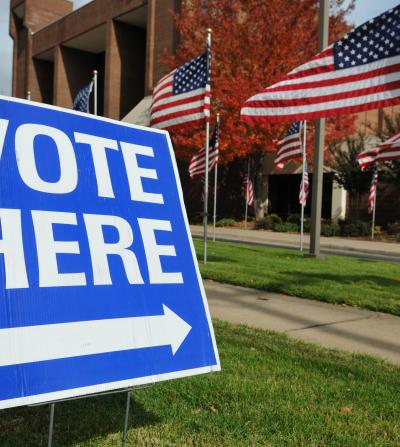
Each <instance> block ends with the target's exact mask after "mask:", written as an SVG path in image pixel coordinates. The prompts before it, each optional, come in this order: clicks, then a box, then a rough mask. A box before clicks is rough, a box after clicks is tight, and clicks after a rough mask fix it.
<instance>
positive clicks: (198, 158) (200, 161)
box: [189, 147, 218, 178]
mask: <svg viewBox="0 0 400 447" xmlns="http://www.w3.org/2000/svg"><path fill="white" fill-rule="evenodd" d="M217 162H218V147H216V148H211V149H210V151H209V153H208V171H211V170H212V168H213V167H214V166H215V163H217ZM205 166H206V150H205V148H203V149H200V151H199V152H198V154H197V155H194V156H193V157H192V159H191V161H190V164H189V175H190V177H191V178H193V177H194V176H196V175H200V174H204V173H205V172H206V169H205Z"/></svg>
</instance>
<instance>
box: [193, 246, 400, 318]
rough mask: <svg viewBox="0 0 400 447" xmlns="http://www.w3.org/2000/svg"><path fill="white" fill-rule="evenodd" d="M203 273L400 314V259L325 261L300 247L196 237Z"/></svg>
mask: <svg viewBox="0 0 400 447" xmlns="http://www.w3.org/2000/svg"><path fill="white" fill-rule="evenodd" d="M194 244H195V247H196V251H197V254H198V259H199V264H200V270H201V273H202V276H203V278H206V279H213V280H215V281H220V282H226V283H230V284H234V285H238V286H244V287H251V288H254V289H260V290H266V291H269V292H277V293H283V294H286V295H292V296H298V297H301V298H309V299H313V300H318V301H326V302H329V303H339V304H342V303H345V304H348V305H350V306H359V307H363V308H365V309H371V310H377V311H382V312H387V313H391V314H394V315H400V264H397V263H390V262H384V261H371V260H365V259H356V258H350V257H345V256H326V258H325V260H323V261H321V260H317V259H313V258H307V257H303V255H302V254H300V252H299V251H295V250H288V249H283V248H270V247H261V246H256V245H244V244H243V245H242V244H232V243H228V242H210V243H209V244H208V260H207V264H206V265H204V264H203V262H202V260H203V242H202V241H201V240H195V241H194Z"/></svg>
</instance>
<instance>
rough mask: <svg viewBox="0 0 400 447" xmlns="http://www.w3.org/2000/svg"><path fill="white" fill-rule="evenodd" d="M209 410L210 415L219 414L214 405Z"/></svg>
mask: <svg viewBox="0 0 400 447" xmlns="http://www.w3.org/2000/svg"><path fill="white" fill-rule="evenodd" d="M208 409H209V410H210V413H217V409H216V408H215V407H214V405H210V406H209V407H208Z"/></svg>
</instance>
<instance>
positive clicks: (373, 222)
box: [371, 183, 378, 239]
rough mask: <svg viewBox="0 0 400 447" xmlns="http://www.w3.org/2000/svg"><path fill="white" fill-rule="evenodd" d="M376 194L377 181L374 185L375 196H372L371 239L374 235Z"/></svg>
mask: <svg viewBox="0 0 400 447" xmlns="http://www.w3.org/2000/svg"><path fill="white" fill-rule="evenodd" d="M377 194H378V183H377V184H376V185H375V196H374V206H373V208H372V228H371V239H374V237H375V210H376V196H377Z"/></svg>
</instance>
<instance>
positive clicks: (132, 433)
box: [0, 321, 400, 447]
mask: <svg viewBox="0 0 400 447" xmlns="http://www.w3.org/2000/svg"><path fill="white" fill-rule="evenodd" d="M215 329H216V335H217V343H218V346H219V351H220V355H221V362H222V369H223V370H222V372H220V373H215V374H208V375H204V376H197V377H192V378H188V379H180V380H174V381H170V382H163V383H158V384H155V385H153V386H151V387H148V388H145V389H140V390H136V391H134V393H133V405H132V412H131V415H132V417H131V420H130V427H129V433H128V445H132V446H137V447H152V446H154V447H156V446H163V447H164V446H165V447H166V446H170V447H172V446H176V447H178V446H179V447H187V446H193V447H202V446H203V447H206V446H207V447H216V446H227V447H238V446H243V447H253V446H262V447H278V446H279V447H338V446H340V447H367V446H368V447H378V446H381V447H392V446H393V447H398V446H399V445H400V399H399V390H400V367H398V366H394V365H390V364H388V363H384V362H381V361H379V360H375V359H373V358H371V357H366V356H355V355H351V354H347V353H342V352H339V351H332V350H326V349H323V348H319V347H317V346H315V345H311V344H306V343H303V342H299V341H295V340H292V339H290V338H288V337H286V336H285V335H281V334H276V333H274V332H267V331H262V330H258V329H251V328H246V327H243V326H234V325H230V324H228V323H222V322H218V321H217V322H215ZM124 404H125V395H111V396H104V397H96V398H90V399H81V400H75V401H70V402H63V403H60V404H57V405H56V412H55V416H56V418H55V436H54V442H53V446H54V447H78V446H79V447H106V446H107V447H111V446H112V447H116V446H119V445H120V437H121V433H120V430H121V429H122V425H123V417H124ZM48 416H49V409H48V406H45V407H43V406H41V407H33V408H32V407H23V408H15V409H10V410H3V411H1V412H0V445H1V446H2V447H38V446H47V429H48Z"/></svg>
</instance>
